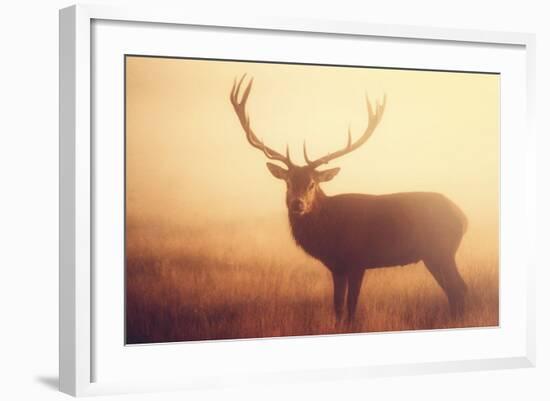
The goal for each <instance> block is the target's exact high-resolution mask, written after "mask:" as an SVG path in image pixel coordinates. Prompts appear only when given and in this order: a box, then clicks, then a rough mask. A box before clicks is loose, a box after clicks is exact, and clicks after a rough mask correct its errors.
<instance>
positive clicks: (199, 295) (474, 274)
mask: <svg viewBox="0 0 550 401" xmlns="http://www.w3.org/2000/svg"><path fill="white" fill-rule="evenodd" d="M205 226H206V225H205ZM470 231H472V230H470ZM474 231H475V230H474ZM490 237H491V238H490V240H487V238H485V237H483V236H482V235H481V234H479V233H475V232H469V233H468V234H467V235H466V237H465V239H464V241H463V244H462V246H461V248H460V249H459V252H458V255H457V261H458V266H459V270H460V272H461V274H462V275H463V277H464V280H465V281H466V283H467V285H468V287H469V291H468V294H467V298H466V311H465V314H464V316H463V317H462V318H460V319H459V320H455V319H452V318H451V316H450V313H449V311H448V305H447V300H446V298H445V296H444V294H443V292H442V291H441V289H440V288H439V287H438V286H437V284H436V282H435V280H434V279H433V278H432V277H431V275H430V274H429V273H428V272H427V270H426V269H425V267H424V265H423V264H422V263H418V264H415V265H410V266H405V267H397V268H386V269H378V270H370V271H367V274H366V275H365V279H364V282H363V288H362V291H361V296H360V300H359V306H358V309H357V319H356V321H355V322H354V323H353V324H351V325H344V324H342V325H336V324H335V320H334V316H333V309H332V281H331V276H330V273H329V272H328V270H327V269H326V268H325V267H324V266H323V265H322V264H321V263H320V262H318V261H316V260H314V259H312V258H310V257H308V256H307V255H306V254H304V253H303V252H302V251H301V250H300V249H298V248H297V247H296V245H295V244H294V243H293V241H292V239H291V236H290V232H289V229H288V226H287V223H286V217H285V216H275V217H273V218H272V219H265V220H258V221H250V222H239V223H227V224H220V223H217V224H209V225H208V228H201V227H190V226H188V227H177V226H174V225H170V224H163V225H158V224H157V225H155V224H151V223H150V222H146V221H142V220H139V219H128V221H127V227H126V241H127V246H126V319H127V320H126V333H127V343H130V344H136V343H151V342H168V341H187V340H213V339H234V338H257V337H274V336H298V335H315V334H334V333H351V332H375V331H398V330H418V329H438V328H454V327H481V326H496V325H498V316H499V297H498V294H499V287H498V283H499V269H498V248H497V243H496V239H495V238H493V237H496V230H495V233H493V235H492V236H490ZM491 244H492V245H491ZM482 246H483V247H484V249H483V248H481V247H482Z"/></svg>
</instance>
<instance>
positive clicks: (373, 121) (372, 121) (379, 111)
mask: <svg viewBox="0 0 550 401" xmlns="http://www.w3.org/2000/svg"><path fill="white" fill-rule="evenodd" d="M366 99H367V111H368V113H369V125H368V126H367V128H366V129H365V132H364V133H363V135H362V136H361V137H360V138H359V139H358V140H357V141H356V142H355V143H352V140H351V129H350V130H348V144H347V145H346V146H345V147H344V148H343V149H341V150H339V151H337V152H333V153H329V154H328V155H326V156H324V157H321V158H319V159H316V160H314V161H311V160H309V158H308V157H307V150H306V143H305V141H304V158H305V159H306V163H307V164H308V165H309V166H310V167H312V168H317V167H319V166H320V165H321V164H325V163H328V162H329V161H331V160H334V159H336V158H337V157H340V156H343V155H345V154H347V153H350V152H352V151H354V150H355V149H357V148H359V147H360V146H361V145H363V144H364V143H365V142H366V141H367V139H369V138H370V136H371V135H372V133H373V132H374V130H375V129H376V127H377V126H378V124H379V123H380V120H381V119H382V115H383V114H384V108H385V107H386V95H384V101H383V102H382V104H379V103H378V102H376V112H373V110H372V105H371V104H370V101H369V98H368V96H367V97H366Z"/></svg>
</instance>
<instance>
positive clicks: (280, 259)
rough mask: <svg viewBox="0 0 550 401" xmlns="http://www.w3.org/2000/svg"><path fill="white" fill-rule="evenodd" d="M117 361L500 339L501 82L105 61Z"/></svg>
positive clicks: (269, 64) (264, 64) (487, 77)
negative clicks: (119, 342) (120, 153)
mask: <svg viewBox="0 0 550 401" xmlns="http://www.w3.org/2000/svg"><path fill="white" fill-rule="evenodd" d="M124 113H125V115H124V119H125V120H124V125H125V127H124V131H125V132H124V141H125V154H124V158H125V172H124V174H125V177H124V182H125V184H124V185H125V188H124V193H125V205H124V206H125V216H124V219H125V221H124V281H125V289H124V291H125V305H124V309H125V317H124V319H125V322H124V325H125V337H126V338H125V343H126V344H127V345H132V344H134V345H137V344H155V343H170V342H186V341H212V340H239V339H260V338H274V337H288V336H313V335H315V336H320V335H346V334H357V333H385V334H384V335H393V333H396V332H402V331H420V330H442V329H445V330H451V329H452V330H459V329H466V328H480V327H498V326H499V323H500V322H499V301H500V297H499V292H500V286H499V252H500V244H499V232H500V227H499V216H500V207H499V199H500V187H499V185H500V75H499V74H498V73H494V72H484V71H475V72H474V71H445V70H422V69H405V68H396V67H387V66H380V65H377V64H376V60H372V64H371V65H333V64H331V65H324V64H305V63H304V64H302V63H289V62H281V61H277V60H273V61H264V60H262V61H258V60H223V59H199V58H180V57H169V56H149V55H139V54H136V55H130V54H127V55H125V56H124Z"/></svg>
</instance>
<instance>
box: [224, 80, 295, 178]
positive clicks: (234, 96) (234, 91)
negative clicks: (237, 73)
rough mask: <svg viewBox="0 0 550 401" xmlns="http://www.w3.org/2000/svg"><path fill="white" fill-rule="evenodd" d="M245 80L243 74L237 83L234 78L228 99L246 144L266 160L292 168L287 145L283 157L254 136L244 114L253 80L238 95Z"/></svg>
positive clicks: (247, 118)
mask: <svg viewBox="0 0 550 401" xmlns="http://www.w3.org/2000/svg"><path fill="white" fill-rule="evenodd" d="M245 78H246V74H244V75H243V76H242V77H241V79H240V80H239V81H238V82H237V78H235V80H234V81H233V87H232V88H231V93H230V96H229V99H230V101H231V104H232V105H233V109H235V113H236V114H237V117H238V118H239V122H240V123H241V126H242V127H243V130H244V132H245V135H246V139H247V140H248V143H250V145H252V146H253V147H255V148H256V149H260V150H261V151H262V152H263V153H264V154H265V156H266V157H267V158H268V159H271V160H278V161H280V162H282V163H284V164H285V165H286V166H287V167H289V168H290V167H292V166H294V164H293V163H292V161H291V160H290V153H289V149H288V145H287V149H286V157H285V156H283V155H282V154H280V153H279V152H277V151H276V150H273V149H271V148H270V147H268V146H266V145H265V144H264V143H263V141H261V140H260V139H258V137H257V136H256V134H255V133H254V131H253V130H252V127H251V126H250V118H249V117H248V115H247V113H246V102H247V100H248V96H250V92H251V90H252V83H253V82H254V78H251V79H250V81H249V82H248V85H247V86H246V88H245V89H244V92H243V94H242V96H241V95H240V92H241V87H242V84H243V82H244V80H245ZM239 97H240V98H241V100H240V101H239Z"/></svg>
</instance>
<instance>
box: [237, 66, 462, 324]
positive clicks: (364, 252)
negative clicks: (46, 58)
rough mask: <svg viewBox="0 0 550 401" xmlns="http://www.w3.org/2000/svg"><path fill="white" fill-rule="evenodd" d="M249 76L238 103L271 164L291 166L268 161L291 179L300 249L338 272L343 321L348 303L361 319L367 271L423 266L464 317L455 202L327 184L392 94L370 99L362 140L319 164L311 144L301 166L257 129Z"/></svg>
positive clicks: (337, 302)
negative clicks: (334, 189) (336, 191)
mask: <svg viewBox="0 0 550 401" xmlns="http://www.w3.org/2000/svg"><path fill="white" fill-rule="evenodd" d="M245 76H246V75H245ZM245 76H243V77H242V78H241V79H240V80H239V81H237V80H235V82H234V84H233V88H232V90H231V94H230V100H231V103H232V105H233V108H234V109H235V112H236V114H237V117H238V119H239V121H240V124H241V126H242V128H243V130H244V133H245V135H246V139H247V140H248V143H249V144H250V145H251V146H253V147H254V148H256V149H259V150H261V151H262V152H263V153H264V155H265V156H266V157H267V158H268V159H270V160H274V161H277V162H280V163H282V164H284V165H285V166H286V168H283V167H281V166H279V165H276V164H273V163H269V162H268V163H267V168H268V169H269V171H270V172H271V174H272V175H273V176H274V177H275V178H278V179H281V180H283V181H285V182H286V186H287V191H286V206H287V208H288V219H289V222H290V228H291V231H292V236H293V238H294V240H295V242H296V244H297V245H298V246H299V247H301V248H302V249H303V250H304V251H305V252H306V253H308V254H309V255H311V256H312V257H314V258H315V259H317V260H319V261H320V262H322V263H323V264H324V266H326V267H327V268H328V270H329V271H330V273H331V275H332V281H333V289H334V291H333V302H334V312H335V315H336V319H337V321H338V322H339V321H342V320H343V317H344V313H345V311H344V304H346V306H347V308H346V309H347V319H348V321H352V320H353V319H354V316H355V311H356V308H357V300H358V298H359V293H360V291H361V285H362V282H363V276H364V274H365V270H367V269H375V268H382V267H391V266H404V265H408V264H411V263H417V262H420V261H422V262H423V263H424V265H425V266H426V268H427V269H428V270H429V272H430V273H431V274H432V276H433V277H434V279H435V280H436V282H437V283H438V284H439V286H440V287H441V289H442V290H443V291H444V293H445V294H446V296H447V300H448V303H449V307H450V311H451V313H452V315H453V316H457V315H461V314H462V313H463V310H464V297H465V293H466V284H465V283H464V280H463V279H462V277H461V275H460V273H459V271H458V269H457V265H456V261H455V254H456V251H457V249H458V247H459V245H460V242H461V240H462V237H463V235H464V233H465V231H466V228H467V219H466V216H465V215H464V213H462V211H461V210H460V209H459V208H458V207H457V206H456V205H455V204H454V203H453V202H452V201H451V200H449V199H448V198H446V197H445V196H443V195H441V194H439V193H433V192H401V193H393V194H385V195H366V194H340V195H335V196H328V195H326V194H325V193H324V192H323V190H322V189H321V187H320V184H321V183H322V182H326V181H330V180H332V179H333V178H334V176H336V174H338V172H339V171H340V168H338V167H337V168H331V169H328V170H318V168H319V167H320V166H322V165H324V164H327V163H329V162H331V161H333V160H334V159H336V158H338V157H340V156H344V155H346V154H348V153H350V152H352V151H354V150H356V149H358V148H359V147H361V146H362V145H363V144H364V143H365V142H366V141H367V140H368V139H369V138H370V136H371V135H372V133H373V132H374V130H375V129H376V127H377V126H378V125H379V123H380V121H381V119H382V116H383V114H384V109H385V104H386V98H385V96H384V100H383V102H382V103H381V104H379V103H378V102H377V103H376V106H375V108H374V109H373V107H372V105H371V103H370V101H369V99H368V97H367V100H366V103H367V104H366V108H367V113H368V126H367V128H366V129H365V131H364V132H363V134H362V135H361V136H360V137H359V139H357V140H356V141H353V140H352V135H351V132H348V140H347V145H346V146H345V147H344V148H342V149H341V150H338V151H336V152H333V153H329V154H327V155H326V156H323V157H321V158H318V159H316V160H310V159H309V157H308V154H307V150H306V144H305V142H304V147H303V153H304V158H305V161H306V163H307V164H306V165H305V166H299V165H296V164H294V163H293V162H292V161H291V159H290V154H289V150H288V145H287V147H286V154H285V155H283V154H281V153H279V152H277V151H276V150H274V149H272V148H270V147H268V146H266V145H265V144H264V143H263V141H261V140H260V139H258V137H257V136H256V134H255V133H254V131H253V130H252V127H251V124H250V119H249V117H248V115H247V112H246V102H247V100H248V97H249V95H250V91H251V89H252V82H253V79H251V80H250V81H249V83H248V85H246V87H245V88H244V91H243V90H242V87H243V82H244V81H245ZM241 92H242V94H241Z"/></svg>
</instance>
